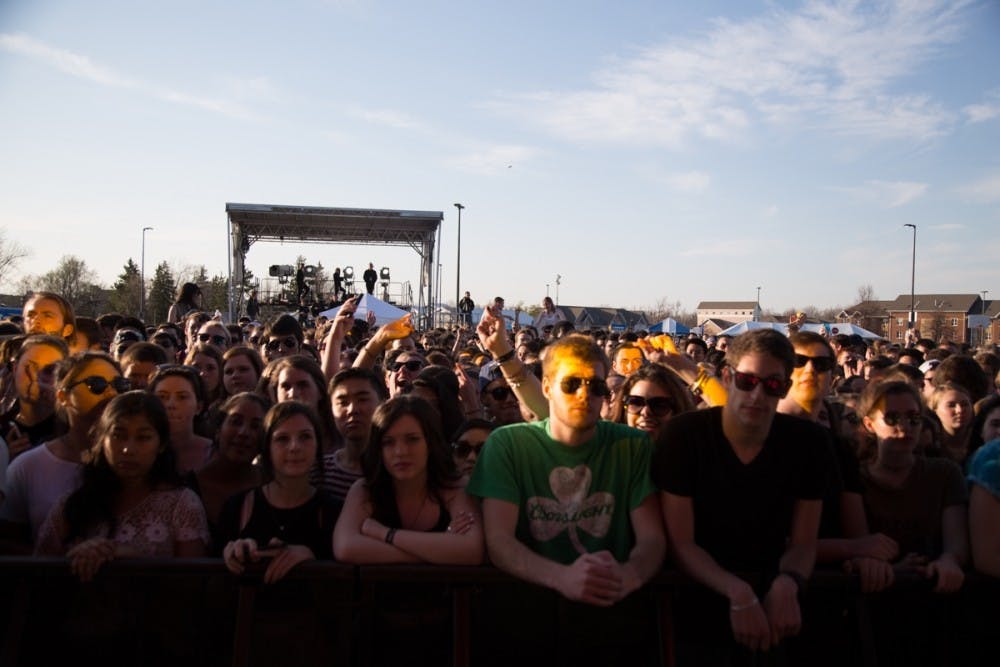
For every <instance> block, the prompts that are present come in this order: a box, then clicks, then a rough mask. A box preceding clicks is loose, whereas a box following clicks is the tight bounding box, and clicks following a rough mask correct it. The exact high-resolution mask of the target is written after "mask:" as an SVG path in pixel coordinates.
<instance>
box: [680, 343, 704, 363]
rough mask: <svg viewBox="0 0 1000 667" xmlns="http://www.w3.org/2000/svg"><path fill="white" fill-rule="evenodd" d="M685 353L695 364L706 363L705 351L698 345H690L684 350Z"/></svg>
mask: <svg viewBox="0 0 1000 667" xmlns="http://www.w3.org/2000/svg"><path fill="white" fill-rule="evenodd" d="M684 352H685V354H687V356H689V357H691V359H692V360H693V361H694V362H695V363H698V362H702V361H705V349H704V348H703V347H702V346H701V345H698V344H697V343H688V344H687V346H686V347H685V348H684Z"/></svg>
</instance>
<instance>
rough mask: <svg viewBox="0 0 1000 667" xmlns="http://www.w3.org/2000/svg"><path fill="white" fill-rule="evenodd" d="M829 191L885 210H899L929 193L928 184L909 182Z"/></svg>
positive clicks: (875, 183)
mask: <svg viewBox="0 0 1000 667" xmlns="http://www.w3.org/2000/svg"><path fill="white" fill-rule="evenodd" d="M828 189H829V190H832V191H834V192H842V193H844V194H846V195H850V196H852V197H854V198H856V199H860V200H863V201H869V202H873V203H875V204H877V205H879V206H882V207H884V208H898V207H900V206H905V205H906V204H909V203H910V202H912V201H914V200H916V199H919V198H920V197H923V196H924V194H925V193H926V192H927V184H926V183H913V182H909V181H868V182H867V183H865V184H864V185H858V186H851V187H831V188H828Z"/></svg>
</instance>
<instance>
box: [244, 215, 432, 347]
mask: <svg viewBox="0 0 1000 667" xmlns="http://www.w3.org/2000/svg"><path fill="white" fill-rule="evenodd" d="M226 215H227V217H228V221H229V250H230V262H229V320H230V321H232V320H233V314H234V313H239V312H240V307H241V305H242V301H243V290H241V289H240V286H241V285H242V284H243V275H244V265H245V262H246V256H247V252H249V250H250V246H252V245H253V244H254V243H256V242H258V241H277V242H280V243H339V244H350V245H390V246H402V247H410V248H413V249H414V250H415V251H416V252H417V255H418V256H419V257H420V286H419V288H418V295H419V296H418V298H417V309H418V312H419V313H421V319H422V323H421V324H422V327H424V328H427V327H429V326H430V323H431V318H433V315H434V313H435V312H436V310H437V304H436V303H435V302H434V287H433V278H434V272H433V267H434V235H435V234H436V233H437V231H438V228H439V227H440V226H441V221H442V220H443V219H444V213H442V212H441V211H392V210H381V209H362V208H321V207H315V206H272V205H268V204H232V203H227V204H226Z"/></svg>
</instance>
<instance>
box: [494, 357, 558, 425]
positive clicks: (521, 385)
mask: <svg viewBox="0 0 1000 667" xmlns="http://www.w3.org/2000/svg"><path fill="white" fill-rule="evenodd" d="M500 370H501V371H502V372H503V376H504V378H505V379H506V380H507V384H508V385H510V388H511V390H512V391H513V392H514V396H516V397H517V400H518V401H520V402H521V404H522V405H526V406H528V409H529V410H531V411H532V412H533V413H534V414H535V415H536V416H537V417H538V418H539V419H545V418H546V417H548V416H549V402H548V400H547V399H546V398H545V394H543V393H542V383H541V382H539V381H538V378H537V377H535V375H534V374H533V373H529V372H528V369H527V368H525V366H524V363H522V362H521V360H520V359H518V358H517V357H511V358H510V359H508V360H507V361H505V362H503V363H502V364H500Z"/></svg>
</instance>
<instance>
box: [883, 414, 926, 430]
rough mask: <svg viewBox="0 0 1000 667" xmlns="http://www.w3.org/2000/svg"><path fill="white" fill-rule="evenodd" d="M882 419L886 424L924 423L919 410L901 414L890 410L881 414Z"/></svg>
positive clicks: (914, 425)
mask: <svg viewBox="0 0 1000 667" xmlns="http://www.w3.org/2000/svg"><path fill="white" fill-rule="evenodd" d="M882 421H883V422H885V425H886V426H911V427H916V426H920V425H921V424H923V423H924V418H923V417H921V416H920V413H919V412H908V413H907V414H905V415H901V414H899V413H898V412H890V413H888V414H884V415H882Z"/></svg>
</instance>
